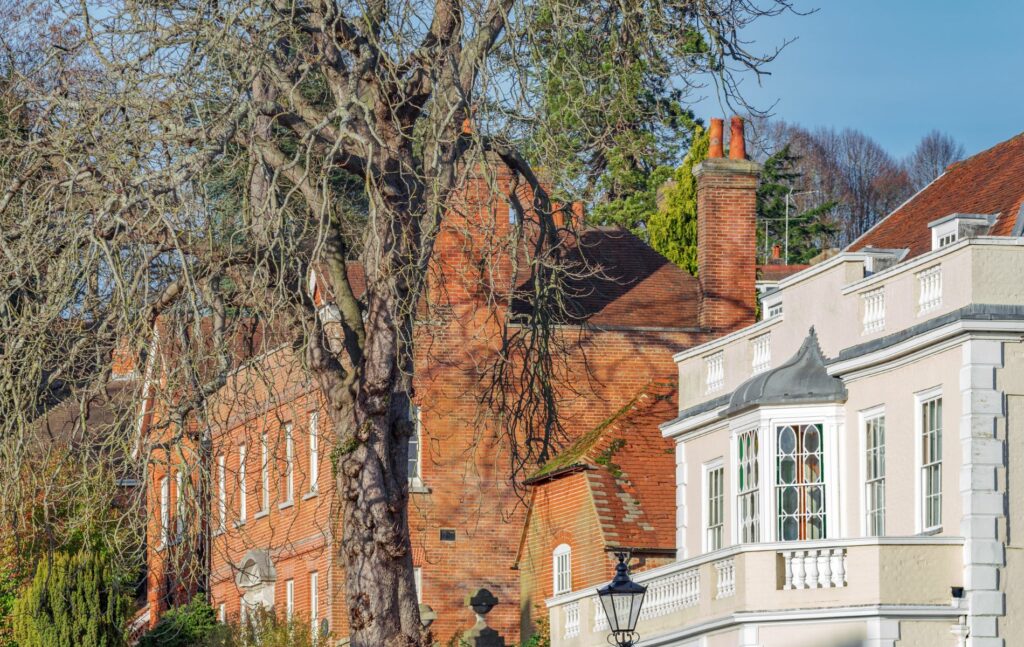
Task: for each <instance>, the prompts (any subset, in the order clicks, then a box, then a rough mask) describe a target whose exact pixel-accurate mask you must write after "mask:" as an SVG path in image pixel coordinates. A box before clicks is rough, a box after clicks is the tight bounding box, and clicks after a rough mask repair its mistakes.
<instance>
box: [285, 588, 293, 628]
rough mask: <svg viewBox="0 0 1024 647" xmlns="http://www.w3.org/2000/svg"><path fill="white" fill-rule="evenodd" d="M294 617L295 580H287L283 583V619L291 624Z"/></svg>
mask: <svg viewBox="0 0 1024 647" xmlns="http://www.w3.org/2000/svg"><path fill="white" fill-rule="evenodd" d="M293 615H295V580H293V579H288V580H285V582H284V617H285V620H287V621H288V622H291V620H292V616H293Z"/></svg>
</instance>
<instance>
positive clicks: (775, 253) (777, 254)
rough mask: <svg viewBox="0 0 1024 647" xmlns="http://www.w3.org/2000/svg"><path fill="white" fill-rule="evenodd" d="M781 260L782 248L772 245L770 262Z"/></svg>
mask: <svg viewBox="0 0 1024 647" xmlns="http://www.w3.org/2000/svg"><path fill="white" fill-rule="evenodd" d="M780 258H782V248H781V247H779V246H778V245H772V260H773V261H777V260H779V259H780Z"/></svg>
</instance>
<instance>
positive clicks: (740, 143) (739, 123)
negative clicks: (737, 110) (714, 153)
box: [729, 115, 747, 160]
mask: <svg viewBox="0 0 1024 647" xmlns="http://www.w3.org/2000/svg"><path fill="white" fill-rule="evenodd" d="M729 126H730V132H729V159H731V160H744V159H747V143H746V141H744V138H743V118H742V117H737V116H735V115H734V116H733V118H732V122H731V123H730V124H729Z"/></svg>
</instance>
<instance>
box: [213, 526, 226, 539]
mask: <svg viewBox="0 0 1024 647" xmlns="http://www.w3.org/2000/svg"><path fill="white" fill-rule="evenodd" d="M224 532H225V530H224V528H217V529H216V530H214V531H213V534H212V535H211V537H214V538H216V537H220V536H221V535H223V534H224Z"/></svg>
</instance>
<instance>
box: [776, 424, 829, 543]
mask: <svg viewBox="0 0 1024 647" xmlns="http://www.w3.org/2000/svg"><path fill="white" fill-rule="evenodd" d="M776 439H777V443H778V454H777V456H776V491H775V495H776V500H777V510H776V519H777V523H778V526H777V531H778V536H779V539H780V540H783V541H793V540H800V539H824V538H825V537H826V536H827V528H826V509H825V500H826V499H825V479H824V471H823V470H824V448H823V446H824V438H823V437H822V426H821V425H820V424H812V425H782V426H779V427H777V428H776Z"/></svg>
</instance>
